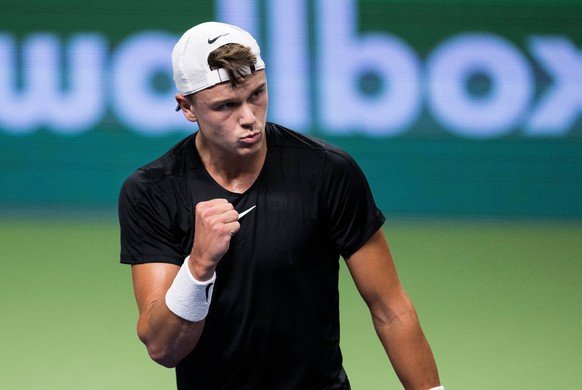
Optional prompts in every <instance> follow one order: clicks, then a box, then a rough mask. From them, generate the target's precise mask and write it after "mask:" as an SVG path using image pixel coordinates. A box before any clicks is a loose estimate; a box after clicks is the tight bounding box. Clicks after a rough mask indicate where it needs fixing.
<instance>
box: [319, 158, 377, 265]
mask: <svg viewBox="0 0 582 390" xmlns="http://www.w3.org/2000/svg"><path fill="white" fill-rule="evenodd" d="M325 164H326V165H325V169H324V171H325V174H324V175H325V177H324V185H325V202H326V210H327V215H328V224H329V235H330V236H329V239H330V241H331V242H332V245H334V246H335V248H336V249H337V250H338V252H339V253H340V254H341V255H342V256H343V257H344V258H347V257H349V256H351V255H352V254H354V253H355V252H356V251H357V250H358V249H360V248H361V247H362V246H363V245H364V244H365V243H366V242H367V241H368V240H369V239H370V237H372V235H373V234H374V233H376V232H377V231H378V229H380V228H381V227H382V225H383V224H384V221H385V217H384V215H383V214H382V212H381V211H380V209H378V207H377V206H376V203H375V201H374V198H373V195H372V192H371V190H370V186H369V184H368V181H367V179H366V177H365V175H364V173H363V172H362V170H361V169H360V167H359V166H358V165H357V163H356V162H355V161H354V160H353V158H352V157H351V156H349V155H348V154H347V153H346V152H345V151H343V150H341V149H339V148H329V149H328V151H327V156H326V163H325Z"/></svg>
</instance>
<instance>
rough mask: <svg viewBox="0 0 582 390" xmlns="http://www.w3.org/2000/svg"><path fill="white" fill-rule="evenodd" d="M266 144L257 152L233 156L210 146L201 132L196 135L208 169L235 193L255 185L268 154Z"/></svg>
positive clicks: (198, 146) (203, 162) (204, 163)
mask: <svg viewBox="0 0 582 390" xmlns="http://www.w3.org/2000/svg"><path fill="white" fill-rule="evenodd" d="M266 145H267V144H266V142H263V144H262V145H261V148H260V149H259V150H258V151H257V152H255V153H252V154H248V155H236V156H233V155H232V154H229V153H226V152H223V151H221V150H215V149H213V148H212V147H210V146H209V145H208V144H207V143H206V142H204V139H203V137H201V136H200V133H199V134H198V135H197V137H196V149H197V150H198V154H199V156H200V159H201V160H202V164H203V165H204V168H206V171H207V172H208V173H209V174H210V176H211V177H212V178H213V179H214V180H215V181H216V182H217V183H218V184H220V185H221V186H222V187H223V188H224V189H226V190H228V191H230V192H234V193H243V192H245V191H247V190H248V189H249V188H250V187H251V186H252V185H253V183H254V182H255V180H256V179H257V177H258V176H259V174H260V172H261V169H262V168H263V164H264V162H265V158H266V156H267V146H266Z"/></svg>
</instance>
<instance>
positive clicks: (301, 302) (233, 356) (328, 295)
mask: <svg viewBox="0 0 582 390" xmlns="http://www.w3.org/2000/svg"><path fill="white" fill-rule="evenodd" d="M172 62H173V69H174V81H175V83H176V87H177V89H178V91H179V93H178V94H177V95H176V101H177V103H178V107H177V110H181V111H182V113H183V115H184V116H185V117H186V119H187V120H189V121H191V122H196V123H198V127H199V130H198V131H196V132H195V133H194V134H192V135H190V136H188V137H187V138H185V139H184V140H182V141H181V142H179V143H178V144H177V145H175V146H174V147H172V148H171V149H170V150H169V151H168V152H167V153H166V154H164V155H163V156H161V157H160V158H158V159H157V160H155V161H153V162H151V163H149V164H147V165H145V166H144V167H142V168H140V169H138V170H137V171H136V172H135V173H133V174H132V175H131V176H130V177H129V178H128V179H127V180H126V181H125V183H124V185H123V187H122V189H121V194H120V198H119V218H120V226H121V262H122V263H127V264H131V265H132V275H133V285H134V291H135V296H136V300H137V305H138V309H139V320H138V326H137V331H138V335H139V338H140V339H141V340H142V341H143V342H144V343H145V345H146V346H147V350H148V352H149V354H150V356H151V358H152V359H153V360H155V361H156V362H158V363H159V364H161V365H164V366H166V367H176V376H177V387H178V389H203V390H213V389H229V390H232V389H249V390H257V389H277V390H285V389H293V390H304V389H328V390H333V389H350V384H349V380H348V377H347V375H346V372H345V371H344V369H343V367H342V353H341V351H340V326H339V297H338V269H339V261H340V257H342V258H343V259H344V260H345V262H346V264H347V266H348V268H349V271H350V273H351V275H352V277H353V280H354V282H355V284H356V286H357V288H358V290H359V292H360V293H361V295H362V297H363V299H364V300H365V302H366V303H367V305H368V306H369V308H370V311H371V314H372V318H373V323H374V327H375V329H376V331H377V333H378V336H379V338H380V341H381V343H382V344H383V346H384V348H385V350H386V352H387V355H388V357H389V358H390V361H391V362H392V365H393V367H394V369H395V371H396V373H397V375H398V377H399V378H400V380H401V382H402V384H403V386H404V387H405V388H406V389H421V390H429V389H442V387H440V383H439V376H438V373H437V368H436V364H435V361H434V358H433V355H432V352H431V349H430V347H429V344H428V342H427V340H426V338H425V336H424V334H423V332H422V330H421V327H420V325H419V321H418V318H417V314H416V312H415V309H414V306H413V304H412V303H411V301H410V299H409V298H408V296H407V294H406V293H405V291H404V290H403V288H402V286H401V284H400V282H399V279H398V276H397V273H396V270H395V268H394V264H393V261H392V258H391V255H390V251H389V248H388V245H387V243H386V239H385V237H384V235H383V233H382V230H381V227H382V225H383V223H384V216H383V214H382V213H381V212H380V210H379V209H378V208H377V206H376V204H375V203H374V199H373V197H372V194H371V192H370V188H369V186H368V183H367V180H366V178H365V177H364V174H363V173H362V171H361V170H360V168H359V167H358V165H357V164H356V163H355V162H354V160H353V159H352V158H351V157H350V156H349V155H348V154H347V153H346V152H345V151H343V150H341V149H339V148H336V147H334V146H331V145H329V144H327V143H325V142H324V141H321V140H318V139H315V138H312V137H308V136H305V135H301V134H298V133H296V132H294V131H292V130H289V129H287V128H285V127H283V126H280V125H278V124H275V123H270V122H267V121H266V117H267V105H268V92H267V77H266V73H265V63H264V61H263V59H262V58H261V54H260V49H259V46H258V45H257V43H256V41H255V39H254V38H253V37H252V36H251V35H249V34H248V33H247V32H245V31H243V30H241V29H239V28H237V27H235V26H231V25H227V24H222V23H215V22H209V23H203V24H200V25H197V26H195V27H193V28H192V29H190V30H188V31H187V32H186V33H185V34H184V35H183V36H182V38H181V39H180V40H179V41H178V43H177V44H176V46H175V48H174V51H173V54H172ZM144 115H147V113H144Z"/></svg>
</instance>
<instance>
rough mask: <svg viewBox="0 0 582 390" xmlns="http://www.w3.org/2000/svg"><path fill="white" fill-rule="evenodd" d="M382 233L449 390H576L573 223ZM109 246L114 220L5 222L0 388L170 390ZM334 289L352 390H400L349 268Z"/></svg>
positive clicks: (580, 229)
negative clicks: (141, 335)
mask: <svg viewBox="0 0 582 390" xmlns="http://www.w3.org/2000/svg"><path fill="white" fill-rule="evenodd" d="M385 231H386V234H387V236H388V239H389V241H390V244H391V248H392V251H393V255H394V257H395V261H396V265H397V268H398V271H399V273H400V277H401V279H402V282H403V284H404V286H405V288H406V289H407V291H408V293H409V295H410V296H411V297H412V299H413V301H414V303H415V305H416V308H417V311H418V313H419V316H420V320H421V324H422V326H423V328H424V330H425V333H426V335H427V337H428V338H429V341H430V343H431V346H432V349H433V352H434V354H435V357H436V359H437V361H438V365H439V370H440V375H441V379H442V381H443V384H444V385H446V388H447V390H455V389H457V390H467V389H471V390H489V389H507V390H515V389H527V390H542V389H561V390H566V389H572V390H575V389H579V388H580V383H582V372H581V371H580V367H581V366H582V355H581V354H580V350H582V336H581V335H580V325H581V324H582V310H581V309H582V303H581V300H580V297H581V296H582V284H581V283H580V275H582V263H581V262H580V261H579V259H580V254H581V253H582V242H581V240H580V237H581V236H582V225H581V224H579V223H577V224H572V223H545V224H541V223H533V222H528V223H525V222H509V221H505V222H501V221H497V222H493V221H489V222H483V221H481V222H470V221H437V220H432V221H426V220H424V221H412V220H389V221H388V222H387V224H386V229H385ZM117 237H118V229H117V227H116V223H115V221H114V220H110V219H103V220H94V221H93V222H90V223H88V222H86V221H85V220H81V219H78V220H71V219H61V218H58V217H55V216H53V217H51V218H47V219H46V220H44V221H38V220H23V219H18V220H8V221H6V220H5V221H4V222H3V223H2V224H0V247H1V248H2V259H3V261H2V272H1V273H0V297H1V299H2V319H1V320H0V323H1V329H2V338H1V341H0V367H2V369H1V370H0V388H2V389H15V390H16V389H23V390H28V389H46V390H63V389H86V390H90V389H91V390H93V389H94V390H103V389H124V390H138V389H139V390H159V389H172V388H174V376H173V371H172V370H168V369H165V368H162V367H161V366H158V365H156V364H155V363H154V362H152V361H151V360H149V357H148V356H147V353H146V351H145V348H144V347H143V345H141V343H140V342H139V340H138V338H137V336H136V333H135V326H136V319H137V309H136V306H135V302H134V299H133V294H132V290H131V274H130V268H129V267H126V266H121V265H119V264H117V262H116V257H117V253H118V245H117ZM340 282H341V283H340V285H341V288H340V297H341V306H340V309H341V316H342V318H341V320H342V328H341V337H342V348H343V352H344V357H345V366H346V370H347V372H348V375H349V376H350V380H351V382H352V385H353V388H354V389H356V390H360V389H361V390H382V389H398V388H401V386H400V385H399V384H398V380H397V378H396V376H395V374H394V372H393V370H392V368H391V366H390V364H389V362H388V359H387V358H386V356H385V355H384V352H383V351H382V349H381V346H380V343H379V341H377V338H376V335H375V333H374V331H373V328H372V325H371V320H370V317H369V314H368V312H367V309H366V307H365V305H364V303H363V302H362V299H361V298H360V297H359V296H358V293H357V291H356V290H355V287H354V285H353V282H352V281H351V279H350V277H349V275H348V273H347V271H346V267H345V265H343V264H342V268H341V281H340Z"/></svg>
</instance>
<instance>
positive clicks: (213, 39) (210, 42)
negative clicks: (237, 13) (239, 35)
mask: <svg viewBox="0 0 582 390" xmlns="http://www.w3.org/2000/svg"><path fill="white" fill-rule="evenodd" d="M228 34H230V33H226V34H221V35H218V36H216V37H214V38H212V39H211V38H208V44H209V45H212V44H213V43H214V42H216V40H217V39H218V38H220V37H223V36H225V35H228Z"/></svg>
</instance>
